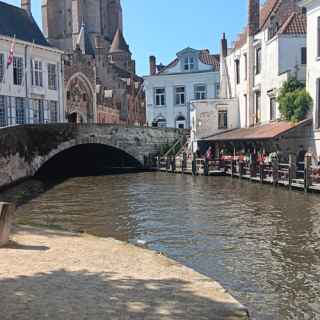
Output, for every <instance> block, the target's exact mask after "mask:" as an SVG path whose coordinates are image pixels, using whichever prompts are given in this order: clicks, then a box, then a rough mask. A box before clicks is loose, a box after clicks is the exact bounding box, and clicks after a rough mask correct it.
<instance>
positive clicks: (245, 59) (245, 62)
mask: <svg viewBox="0 0 320 320" xmlns="http://www.w3.org/2000/svg"><path fill="white" fill-rule="evenodd" d="M243 58H244V80H247V78H248V55H247V54H246V53H245V54H244V55H243Z"/></svg>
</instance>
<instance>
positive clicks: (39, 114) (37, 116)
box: [32, 99, 45, 124]
mask: <svg viewBox="0 0 320 320" xmlns="http://www.w3.org/2000/svg"><path fill="white" fill-rule="evenodd" d="M32 109H33V123H36V124H38V123H41V124H43V123H45V121H44V118H45V116H44V100H41V99H33V100H32Z"/></svg>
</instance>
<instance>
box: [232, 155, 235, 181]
mask: <svg viewBox="0 0 320 320" xmlns="http://www.w3.org/2000/svg"><path fill="white" fill-rule="evenodd" d="M234 171H235V161H234V159H232V160H231V177H232V178H233V177H234Z"/></svg>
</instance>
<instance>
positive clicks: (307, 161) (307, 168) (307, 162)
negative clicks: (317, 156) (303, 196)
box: [304, 153, 312, 192]
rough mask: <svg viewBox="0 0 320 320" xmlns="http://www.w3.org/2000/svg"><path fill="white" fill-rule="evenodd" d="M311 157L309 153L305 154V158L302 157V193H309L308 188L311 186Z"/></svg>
mask: <svg viewBox="0 0 320 320" xmlns="http://www.w3.org/2000/svg"><path fill="white" fill-rule="evenodd" d="M311 160H312V158H311V155H310V154H309V153H306V155H305V157H304V191H305V192H308V191H309V187H310V186H311V184H312V181H311V171H312V168H311Z"/></svg>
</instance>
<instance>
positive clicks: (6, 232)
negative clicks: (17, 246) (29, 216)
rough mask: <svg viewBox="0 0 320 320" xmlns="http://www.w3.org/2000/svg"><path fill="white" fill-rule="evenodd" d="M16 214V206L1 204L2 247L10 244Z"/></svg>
mask: <svg viewBox="0 0 320 320" xmlns="http://www.w3.org/2000/svg"><path fill="white" fill-rule="evenodd" d="M14 212H15V205H14V204H12V203H6V202H0V247H3V246H5V245H6V244H7V243H8V242H9V236H10V232H11V226H12V222H13V215H14Z"/></svg>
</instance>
